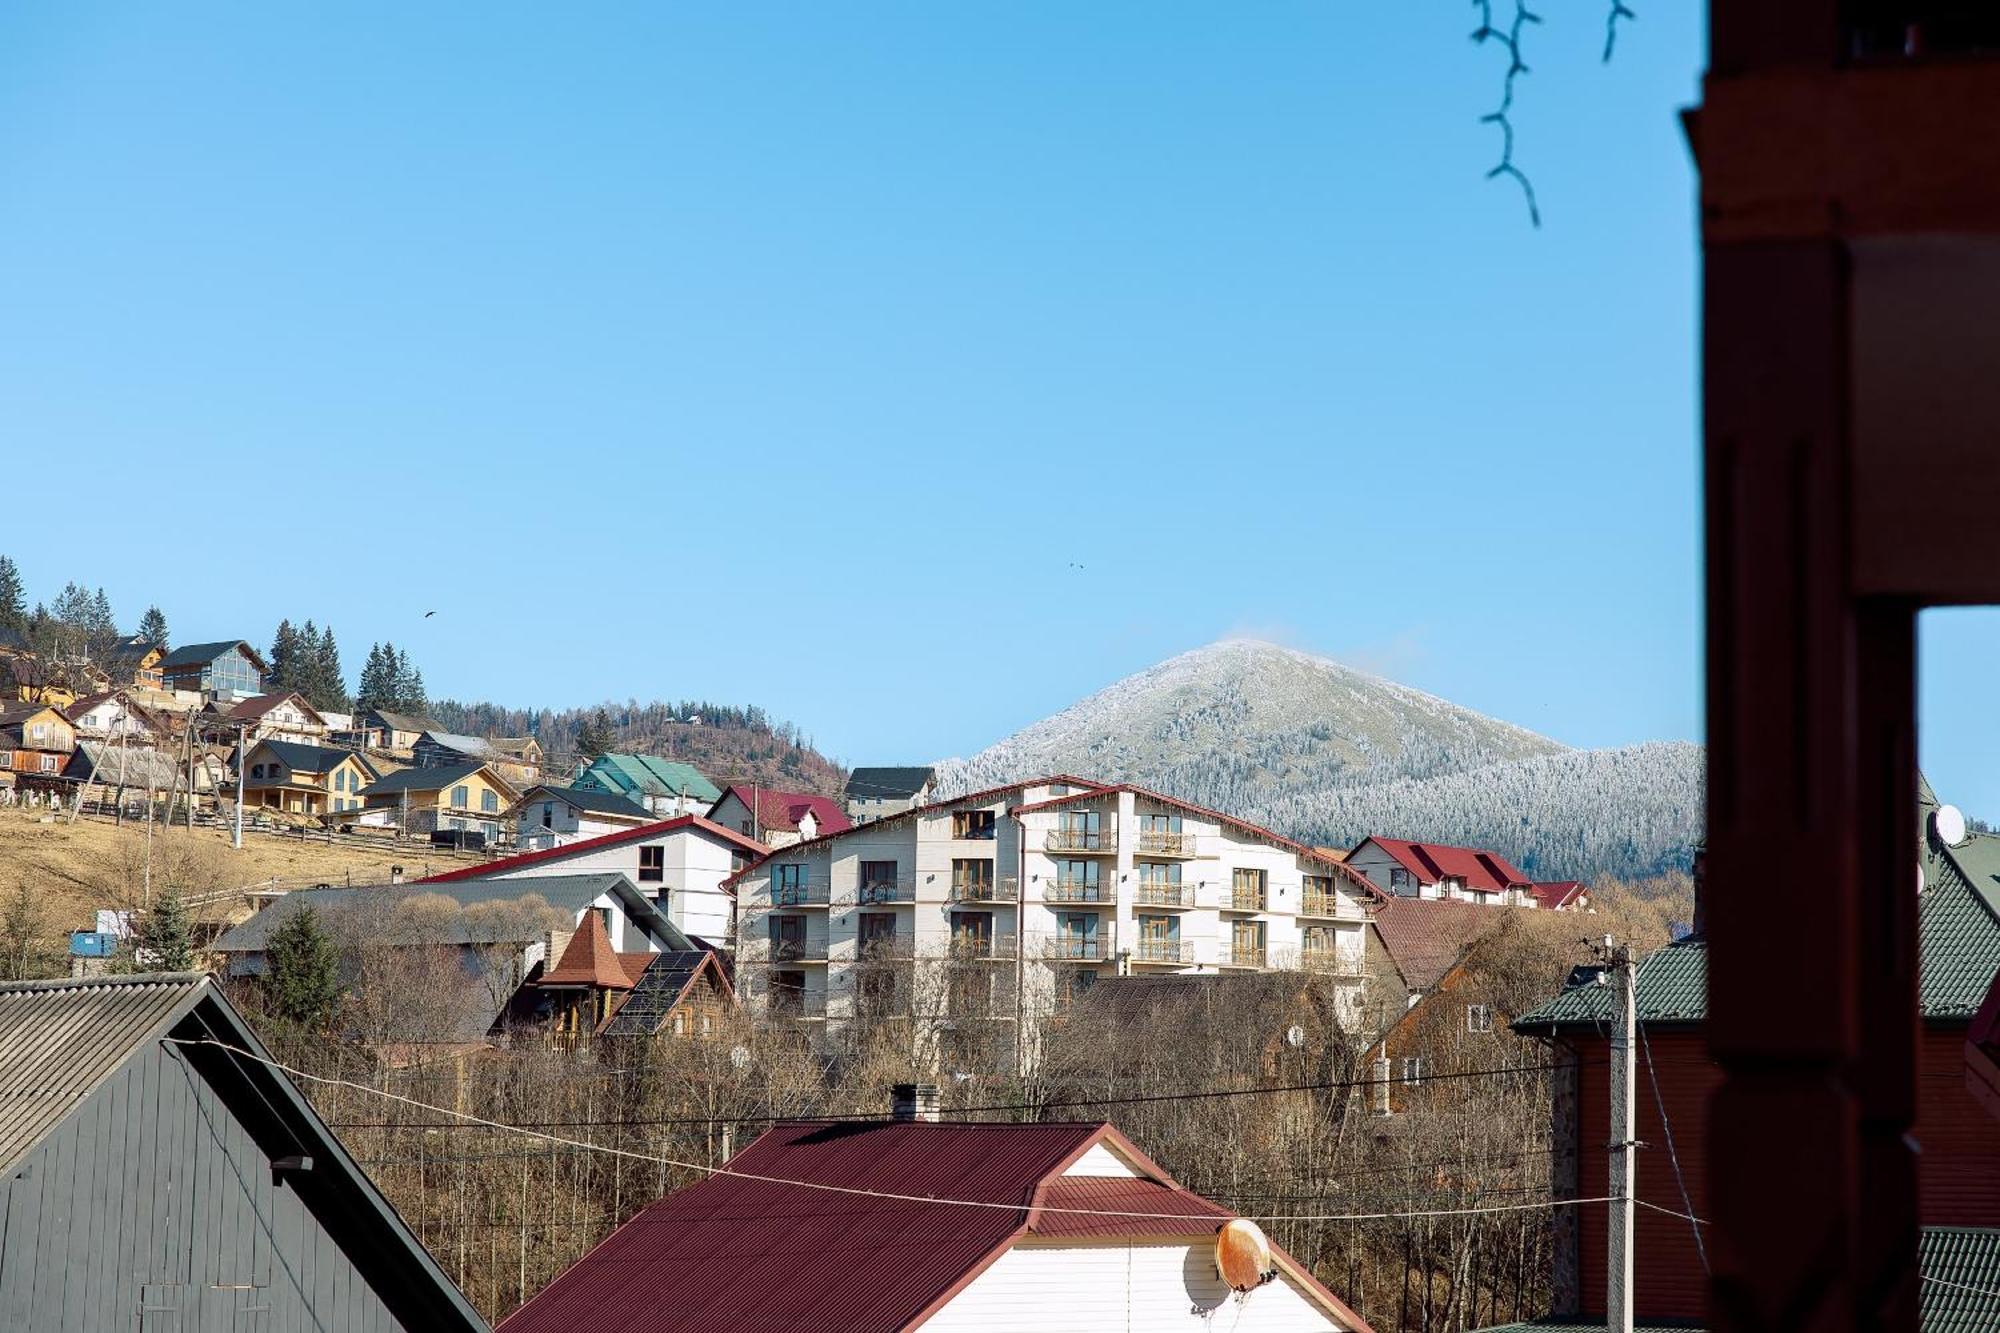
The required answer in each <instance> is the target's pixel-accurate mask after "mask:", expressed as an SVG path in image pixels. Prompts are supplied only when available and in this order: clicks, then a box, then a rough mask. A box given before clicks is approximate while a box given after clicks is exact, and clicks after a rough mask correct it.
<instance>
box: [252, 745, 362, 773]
mask: <svg viewBox="0 0 2000 1333" xmlns="http://www.w3.org/2000/svg"><path fill="white" fill-rule="evenodd" d="M259 750H269V751H270V752H271V753H272V754H274V755H276V756H277V757H278V758H279V759H280V760H281V761H282V762H283V763H284V765H285V767H286V768H289V769H292V770H294V771H295V772H299V773H330V772H332V771H333V768H334V766H335V765H336V764H338V763H339V762H340V761H341V760H343V759H352V760H354V761H355V762H356V763H358V764H360V765H361V768H362V771H363V772H365V773H367V774H368V775H369V776H370V777H371V778H372V777H376V776H378V775H379V774H380V772H381V770H380V769H378V768H376V767H375V765H373V764H371V763H369V762H368V759H367V757H366V756H365V755H362V754H360V753H359V752H357V751H354V750H343V749H341V748H340V747H338V746H333V745H307V744H305V743H304V742H302V741H256V742H254V743H252V745H251V746H250V753H251V755H252V756H253V757H254V756H255V755H256V753H257V752H258V751H259Z"/></svg>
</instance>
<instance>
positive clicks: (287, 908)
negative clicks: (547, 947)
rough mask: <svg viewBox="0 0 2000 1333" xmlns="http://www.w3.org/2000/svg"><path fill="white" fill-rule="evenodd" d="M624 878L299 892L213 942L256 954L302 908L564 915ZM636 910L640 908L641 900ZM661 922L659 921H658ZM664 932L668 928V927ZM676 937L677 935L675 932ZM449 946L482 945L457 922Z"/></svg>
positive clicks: (552, 877) (217, 946)
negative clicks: (442, 904)
mask: <svg viewBox="0 0 2000 1333" xmlns="http://www.w3.org/2000/svg"><path fill="white" fill-rule="evenodd" d="M624 879H625V877H624V876H623V875H620V874H616V873H606V874H598V875H543V876H539V877H537V878H534V879H467V880H456V881H453V882H450V883H438V882H435V881H425V882H423V883H420V884H397V885H389V884H377V885H371V886H367V887H357V888H351V889H349V888H339V889H333V888H328V889H300V890H298V891H297V892H294V893H288V894H286V895H285V896H284V897H283V898H280V899H279V900H278V901H277V902H274V903H272V904H271V905H270V906H269V907H266V908H265V909H264V910H263V911H261V912H259V913H257V914H256V915H255V916H253V917H251V918H250V919H249V920H248V921H245V922H242V923H241V924H239V925H236V926H234V927H232V928H231V929H230V930H229V931H228V932H227V933H226V934H224V935H223V937H222V938H221V939H219V940H217V941H216V942H215V949H216V952H218V953H255V952H258V951H260V950H262V949H263V948H264V946H265V945H266V944H267V943H268V942H269V940H270V937H271V935H272V933H273V932H275V931H276V930H277V929H278V928H279V927H280V926H282V925H283V924H284V923H285V920H286V918H287V917H289V916H290V915H291V913H293V912H296V911H298V910H299V909H300V908H301V907H305V906H310V907H312V908H313V910H315V911H317V912H318V913H320V914H321V915H322V916H325V915H328V914H330V913H336V912H342V911H349V910H365V909H375V910H383V911H394V910H395V909H396V907H397V905H398V904H400V903H403V902H406V901H408V900H409V899H411V898H415V897H419V896H426V895H437V896H441V897H445V898H450V899H451V900H452V901H453V902H455V903H457V904H458V905H459V906H460V907H462V908H463V907H476V906H480V905H483V904H487V903H504V902H512V901H513V900H515V899H517V898H521V897H523V896H526V895H533V896H535V897H538V898H541V899H542V900H543V901H545V902H547V903H548V904H549V906H551V907H557V908H561V909H562V910H564V911H567V912H572V913H574V912H580V911H582V910H583V909H584V908H585V907H587V906H588V905H589V904H590V903H592V902H593V901H595V900H596V899H597V898H599V897H601V896H602V895H603V894H606V893H609V892H611V891H612V889H613V888H614V887H615V886H616V885H617V884H618V883H619V882H620V881H622V880H624ZM641 905H645V904H644V900H643V897H642V898H641ZM660 919H661V920H662V921H664V920H665V918H664V917H662V918H660ZM668 929H669V930H672V929H673V927H671V926H669V927H668ZM540 933H541V932H540V931H539V930H535V931H531V932H528V933H527V934H526V935H523V936H522V940H521V942H523V943H525V942H526V941H527V940H528V939H531V938H539V936H540ZM675 933H676V934H678V932H677V931H676V932H675ZM444 942H446V943H453V944H467V943H475V942H477V943H487V942H490V941H488V940H487V939H486V938H484V937H482V938H481V939H479V940H478V941H474V940H473V938H472V936H471V934H470V933H469V927H468V926H467V924H466V923H465V921H464V920H463V918H460V920H459V921H458V922H456V923H455V924H454V925H453V927H452V929H451V931H450V932H448V938H447V939H446V940H445V941H444Z"/></svg>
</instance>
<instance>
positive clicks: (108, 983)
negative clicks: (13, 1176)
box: [0, 973, 207, 1171]
mask: <svg viewBox="0 0 2000 1333" xmlns="http://www.w3.org/2000/svg"><path fill="white" fill-rule="evenodd" d="M206 982H207V979H206V978H205V977H202V976H199V975H189V974H178V973H176V974H170V975H162V976H131V977H116V978H110V977H105V978H92V979H89V980H86V981H29V982H18V983H14V984H11V985H0V1171H5V1170H8V1169H11V1168H12V1167H13V1166H14V1164H15V1163H16V1162H18V1161H20V1160H21V1158H22V1157H23V1156H25V1155H26V1154H27V1153H28V1151H29V1150H30V1149H31V1148H33V1147H34V1146H35V1144H37V1143H39V1142H40V1141H41V1140H42V1138H43V1137H44V1136H45V1135H46V1134H48V1133H49V1132H50V1131H51V1130H53V1129H54V1128H55V1127H56V1126H57V1125H58V1124H60V1123H61V1122H62V1119H63V1117H65V1116H67V1115H68V1114H69V1113H70V1112H71V1111H73V1110H75V1109H76V1108H77V1107H78V1106H80V1105H81V1104H82V1103H83V1100H84V1099H85V1098H86V1097H88V1096H89V1095H90V1094H91V1092H92V1091H94V1090H95V1089H96V1088H97V1086H98V1085H99V1084H101V1083H103V1082H104V1080H105V1079H107V1078H109V1077H110V1076H111V1075H112V1074H113V1073H114V1072H116V1071H117V1069H118V1067H119V1066H120V1065H122V1064H124V1063H125V1061H126V1059H127V1058H128V1057H129V1056H131V1054H132V1052H133V1051H135V1050H136V1049H138V1047H139V1046H140V1044H141V1043H143V1042H145V1041H148V1040H150V1039H152V1038H153V1037H155V1036H157V1035H158V1034H160V1033H161V1032H164V1031H165V1030H166V1029H167V1028H169V1027H171V1026H172V1025H173V1023H174V1021H175V1020H176V1019H177V1018H178V1017H179V1016H180V1015H181V1014H182V1013H184V1012H186V1010H187V1009H188V1008H189V1007H190V1006H191V1005H193V1003H194V1002H195V1000H196V998H197V997H198V996H199V995H200V993H201V989H202V987H203V986H204V985H205V984H206Z"/></svg>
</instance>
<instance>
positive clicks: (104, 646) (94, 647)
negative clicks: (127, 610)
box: [87, 588, 119, 655]
mask: <svg viewBox="0 0 2000 1333" xmlns="http://www.w3.org/2000/svg"><path fill="white" fill-rule="evenodd" d="M118 637H119V635H118V617H116V616H114V615H112V614H111V599H110V598H109V597H106V596H105V595H104V589H102V588H99V589H98V590H97V592H96V593H95V594H94V595H93V596H92V597H91V599H90V626H89V630H88V632H87V638H88V641H89V645H90V650H91V651H92V652H93V653H96V654H99V655H102V654H105V653H108V652H110V651H111V649H112V646H113V645H115V644H116V643H117V642H118Z"/></svg>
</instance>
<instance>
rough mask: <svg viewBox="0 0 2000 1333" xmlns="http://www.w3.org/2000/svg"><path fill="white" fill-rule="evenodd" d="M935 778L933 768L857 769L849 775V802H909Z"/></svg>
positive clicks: (935, 772)
mask: <svg viewBox="0 0 2000 1333" xmlns="http://www.w3.org/2000/svg"><path fill="white" fill-rule="evenodd" d="M936 778H937V770H936V769H934V768H857V769H855V770H853V771H852V772H850V773H849V774H848V775H847V799H848V800H850V801H906V800H909V799H910V798H911V797H913V796H915V795H916V794H917V793H918V792H920V791H922V790H923V789H924V788H925V787H928V786H929V785H930V784H931V783H932V782H933V781H935V780H936Z"/></svg>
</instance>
